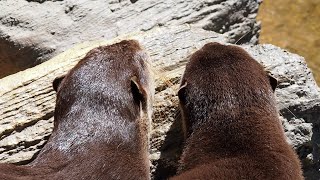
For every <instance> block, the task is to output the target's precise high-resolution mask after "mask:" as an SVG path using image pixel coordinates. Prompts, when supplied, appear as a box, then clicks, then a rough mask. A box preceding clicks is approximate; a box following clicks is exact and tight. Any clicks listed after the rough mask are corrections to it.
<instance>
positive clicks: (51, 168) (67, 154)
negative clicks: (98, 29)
mask: <svg viewBox="0 0 320 180" xmlns="http://www.w3.org/2000/svg"><path fill="white" fill-rule="evenodd" d="M53 86H54V89H55V90H57V91H58V92H57V100H56V108H55V114H54V118H55V120H54V129H53V133H52V135H51V137H50V139H49V140H48V142H47V144H46V145H45V146H44V148H43V149H42V150H41V152H40V153H39V155H38V157H37V158H36V159H35V160H34V161H33V162H32V163H30V164H28V165H24V166H15V165H11V164H1V165H0V179H6V180H10V179H15V180H19V179H21V180H29V179H48V180H54V179H74V180H80V179H92V180H105V179H149V178H150V177H149V176H150V175H149V159H148V139H147V134H148V124H149V121H150V120H151V119H150V118H151V106H152V99H153V94H154V90H153V87H152V86H153V85H152V80H151V75H150V71H149V69H148V56H147V54H146V53H145V52H144V51H143V50H142V49H141V48H140V46H139V44H138V43H137V42H136V41H132V40H130V41H122V42H120V43H117V44H114V45H110V46H101V47H98V48H95V49H93V50H91V51H90V52H89V53H88V54H87V55H86V56H85V57H84V58H83V59H82V60H81V61H80V62H79V63H78V64H77V65H76V66H75V67H74V68H73V69H72V70H70V72H69V73H68V74H67V75H66V76H65V77H61V78H57V79H56V80H55V81H54V82H53Z"/></svg>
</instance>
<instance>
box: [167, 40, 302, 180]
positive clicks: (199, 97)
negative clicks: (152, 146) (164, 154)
mask: <svg viewBox="0 0 320 180" xmlns="http://www.w3.org/2000/svg"><path fill="white" fill-rule="evenodd" d="M275 86H276V81H275V79H273V78H272V77H268V75H267V74H266V72H265V71H264V70H263V67H262V66H261V65H260V64H259V63H257V62H256V61H255V60H254V59H253V58H252V57H251V56H250V55H249V54H248V53H247V52H245V51H244V50H243V49H241V48H240V47H237V46H231V45H228V46H227V45H221V44H218V43H209V44H206V45H205V46H204V47H203V48H202V49H200V50H199V51H197V52H195V53H194V54H193V55H192V56H191V58H190V61H189V62H188V64H187V66H186V70H185V72H184V75H183V78H182V81H181V87H180V90H179V92H178V95H179V99H180V106H181V111H182V116H183V125H184V132H185V137H186V142H185V147H184V149H183V154H182V157H181V160H180V167H179V168H180V169H179V173H178V174H179V175H177V176H176V177H173V178H172V179H183V180H185V179H219V180H231V179H246V180H248V179H252V180H257V179H259V180H260V179H270V180H274V179H277V180H301V179H303V176H302V171H301V166H300V162H299V160H298V157H297V155H296V154H295V152H294V151H293V149H292V147H291V146H290V145H289V144H288V143H287V142H286V138H285V135H284V132H283V129H282V126H281V122H280V120H279V118H278V111H277V109H276V101H275V98H274V94H273V89H274V88H275Z"/></svg>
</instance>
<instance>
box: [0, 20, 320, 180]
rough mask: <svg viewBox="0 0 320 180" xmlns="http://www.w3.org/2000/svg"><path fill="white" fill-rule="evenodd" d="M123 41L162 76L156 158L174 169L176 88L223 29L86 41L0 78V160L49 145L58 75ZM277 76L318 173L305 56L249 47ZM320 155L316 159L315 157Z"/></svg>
mask: <svg viewBox="0 0 320 180" xmlns="http://www.w3.org/2000/svg"><path fill="white" fill-rule="evenodd" d="M121 39H136V40H138V41H139V42H140V43H141V44H142V46H144V47H145V49H146V50H147V51H148V52H149V54H150V56H151V60H152V63H153V64H152V65H153V67H154V73H155V75H156V96H155V103H154V116H153V131H152V133H151V149H150V158H151V160H152V162H153V167H152V173H153V175H154V177H155V179H164V178H165V177H166V176H169V175H172V174H174V173H175V168H176V165H177V161H178V159H179V153H180V152H181V149H180V147H181V146H182V143H183V142H182V136H181V130H180V128H179V127H180V121H179V119H180V116H179V112H178V99H177V97H176V92H177V89H178V84H179V80H180V76H181V75H182V73H183V71H184V66H185V64H186V62H187V59H188V56H189V55H190V54H192V53H193V52H194V51H196V50H197V49H199V48H201V47H202V46H203V45H204V44H205V43H207V42H211V41H218V42H222V43H223V42H228V39H227V38H226V37H225V36H224V35H220V34H217V33H213V32H210V31H205V30H203V29H201V28H197V27H192V26H188V25H184V26H170V27H161V28H155V29H153V30H150V31H147V32H138V33H133V34H129V35H123V36H119V37H117V38H115V39H112V40H110V41H94V42H87V43H83V44H79V45H77V46H75V47H74V48H71V49H69V50H67V51H65V52H64V53H62V54H60V55H58V56H56V57H55V58H53V59H51V60H49V61H47V62H44V63H42V64H40V65H38V66H35V67H33V68H30V69H27V70H25V71H22V72H19V73H17V74H14V75H10V76H8V77H5V78H3V79H1V80H0V84H1V85H2V86H1V87H0V119H1V120H0V135H1V136H0V153H1V154H0V161H1V162H15V163H19V162H20V163H26V162H28V161H30V159H32V158H33V157H34V155H35V154H36V153H37V152H38V151H39V149H40V148H41V147H42V146H43V145H44V143H45V142H46V140H47V139H48V136H49V135H50V132H51V128H52V125H53V124H52V116H53V111H54V100H55V93H54V91H53V89H52V88H51V83H52V80H53V79H54V78H55V77H56V76H59V75H62V74H64V73H66V72H67V71H68V69H70V68H71V67H72V66H74V65H75V64H76V63H77V61H78V60H79V59H80V58H81V57H83V56H84V55H85V54H86V52H87V51H89V50H90V49H92V48H94V47H96V46H99V45H105V44H111V43H114V42H118V41H120V40H121ZM243 47H244V48H245V49H246V50H247V51H248V52H249V53H250V54H251V55H252V56H253V57H254V58H255V59H257V60H258V61H259V62H261V63H262V64H263V65H264V66H265V67H266V70H268V71H270V72H271V73H272V74H273V75H274V76H275V77H276V78H277V79H278V80H279V87H278V89H277V90H276V96H277V101H278V106H279V110H280V114H279V115H280V117H281V120H282V122H283V125H284V129H285V133H286V135H287V137H288V141H289V142H290V143H291V144H292V145H293V147H295V148H296V150H297V152H298V153H299V155H300V158H301V159H302V160H303V163H304V166H305V168H306V171H305V172H306V175H307V176H310V177H316V176H319V172H318V171H314V169H315V168H314V162H316V161H317V158H316V156H317V153H313V154H311V153H312V149H315V151H314V152H317V147H318V144H319V138H318V137H319V135H318V134H319V133H318V132H319V126H318V124H319V123H320V121H319V116H318V114H319V107H320V103H319V88H318V87H317V85H316V83H315V81H314V79H313V77H312V74H311V72H310V70H309V69H308V68H307V66H306V63H305V61H304V59H303V58H302V57H300V56H298V55H295V54H292V53H289V52H287V51H285V50H283V49H280V48H278V47H275V46H273V45H255V46H248V45H247V46H243ZM314 157H315V158H314Z"/></svg>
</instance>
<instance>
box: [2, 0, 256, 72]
mask: <svg viewBox="0 0 320 180" xmlns="http://www.w3.org/2000/svg"><path fill="white" fill-rule="evenodd" d="M260 3H261V0H241V1H238V0H165V1H159V0H157V1H156V0H130V1H129V0H95V1H87V0H27V1H26V0H1V1H0V9H1V11H0V78H1V77H4V76H6V75H8V74H12V73H15V72H17V71H19V70H23V69H26V68H28V67H33V66H34V65H37V64H39V63H41V62H44V61H46V60H48V59H49V58H51V57H53V56H54V55H57V54H59V53H61V52H63V51H65V50H67V49H69V48H70V47H72V46H73V45H75V44H77V43H80V42H83V41H91V40H96V39H101V38H104V39H111V38H114V37H116V36H118V35H121V34H125V33H129V32H132V31H140V30H141V31H147V30H150V29H152V28H154V27H157V26H164V25H180V24H192V25H195V26H199V27H201V28H203V29H206V30H210V31H215V32H218V33H222V34H225V35H226V36H227V37H228V41H229V42H236V41H238V40H239V43H257V41H258V32H259V30H260V24H259V23H258V22H257V21H256V20H255V17H256V14H257V11H258V7H259V4H260Z"/></svg>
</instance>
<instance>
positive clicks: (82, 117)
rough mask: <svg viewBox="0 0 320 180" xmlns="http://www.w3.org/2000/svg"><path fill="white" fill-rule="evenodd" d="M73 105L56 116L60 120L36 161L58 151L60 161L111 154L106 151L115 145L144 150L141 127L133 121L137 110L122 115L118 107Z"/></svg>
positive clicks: (49, 156) (126, 148)
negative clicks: (60, 115) (59, 115)
mask: <svg viewBox="0 0 320 180" xmlns="http://www.w3.org/2000/svg"><path fill="white" fill-rule="evenodd" d="M73 108H75V109H72V108H71V110H70V111H69V113H68V114H65V115H64V116H62V117H60V118H61V119H56V120H57V121H58V122H59V123H57V126H55V128H54V131H53V133H52V135H51V137H50V139H49V141H48V143H47V145H46V146H45V147H44V149H43V150H42V151H41V152H40V154H39V156H38V157H37V159H36V161H39V162H40V161H41V160H42V159H47V158H57V154H58V156H60V157H62V158H61V163H65V162H66V161H67V160H69V161H72V160H73V159H74V158H82V157H85V156H87V154H89V153H90V154H97V155H99V156H109V155H110V156H112V154H110V152H109V150H111V149H114V148H115V147H116V149H118V151H131V153H132V154H137V155H138V154H140V152H144V151H145V150H144V149H143V139H142V138H143V137H142V135H141V129H140V128H141V127H139V126H138V125H137V124H138V123H136V121H137V119H138V118H140V116H139V113H137V114H135V115H132V114H127V115H125V114H124V113H123V111H122V110H123V109H121V107H118V108H115V107H114V108H108V109H105V108H104V107H102V106H100V107H99V106H95V107H94V108H89V107H88V106H87V105H86V106H83V107H81V108H79V107H73ZM138 110H139V109H138ZM125 111H127V110H125ZM145 140H146V139H145ZM79 154H82V156H79Z"/></svg>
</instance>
